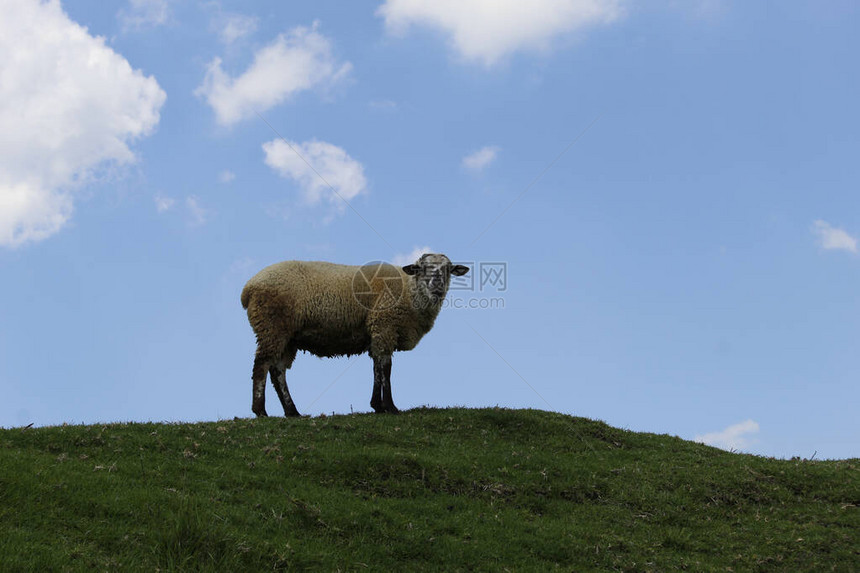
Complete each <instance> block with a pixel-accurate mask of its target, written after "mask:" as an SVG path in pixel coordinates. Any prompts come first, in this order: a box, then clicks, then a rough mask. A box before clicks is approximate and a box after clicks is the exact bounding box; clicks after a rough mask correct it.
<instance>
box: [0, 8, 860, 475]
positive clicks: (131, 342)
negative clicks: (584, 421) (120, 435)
mask: <svg viewBox="0 0 860 573" xmlns="http://www.w3.org/2000/svg"><path fill="white" fill-rule="evenodd" d="M488 4H489V3H484V2H479V1H478V0H459V1H458V2H441V1H440V2H435V3H421V2H411V1H408V0H385V1H383V0H377V1H376V2H349V3H344V2H334V1H322V0H321V1H315V2H301V1H300V2H289V3H286V2H241V3H240V2H227V1H220V2H219V1H196V0H133V1H129V2H117V3H111V4H110V8H107V7H106V6H107V4H105V3H104V2H100V1H95V0H66V1H64V2H62V4H60V3H58V2H38V1H36V0H15V1H13V2H4V3H3V7H2V8H0V28H2V29H0V125H3V126H4V130H3V133H2V135H0V151H2V153H0V276H2V282H0V396H2V399H0V426H6V427H11V426H17V425H25V424H29V423H35V424H36V425H50V424H60V423H64V422H69V423H95V422H108V421H145V420H155V421H160V420H169V421H170V420H189V421H194V420H212V419H219V418H232V417H233V416H249V415H251V413H250V402H251V382H250V369H251V362H252V357H253V352H254V339H253V334H252V332H251V330H250V327H249V326H248V324H247V320H246V317H245V316H244V313H243V311H242V308H241V306H240V304H239V293H240V291H241V288H242V286H243V285H244V283H245V282H246V281H247V280H248V278H250V277H251V276H252V275H253V274H254V273H256V272H257V271H258V270H259V269H261V268H262V267H264V266H266V265H268V264H271V263H273V262H277V261H280V260H287V259H307V260H330V261H334V262H341V263H347V264H361V263H363V262H366V261H371V260H378V259H384V260H393V261H398V262H399V261H406V260H408V259H409V258H410V256H411V255H414V254H415V253H416V252H420V250H421V249H423V248H429V249H432V250H433V251H436V252H444V253H446V254H448V255H449V256H450V257H451V258H452V259H454V260H457V261H462V262H470V263H473V264H474V269H473V274H474V288H473V290H467V289H460V290H457V291H452V293H451V301H452V302H451V304H450V307H449V308H446V309H445V310H443V313H442V314H441V315H440V317H439V319H438V320H437V323H436V326H435V327H434V329H433V330H432V331H431V332H430V333H429V334H428V335H427V337H425V339H424V340H423V341H422V342H421V344H420V345H419V346H418V348H416V349H415V350H414V351H412V352H408V353H400V354H398V355H396V356H395V358H394V364H395V365H394V369H393V374H392V381H393V392H394V398H395V400H396V402H397V404H398V406H400V407H401V408H409V407H415V406H420V405H425V404H426V405H433V406H460V405H465V406H495V405H498V406H504V407H512V408H541V409H551V410H555V411H560V412H565V413H570V414H575V415H580V416H586V417H589V418H597V419H601V420H605V421H607V422H608V423H610V424H613V425H615V426H619V427H622V428H629V429H632V430H637V431H649V432H656V433H669V434H673V435H678V436H681V437H683V438H686V439H699V440H703V441H706V442H708V443H712V444H715V445H718V446H720V447H725V448H733V449H737V450H742V451H748V452H752V453H757V454H763V455H769V456H778V457H790V456H802V457H810V456H812V455H813V454H815V455H816V457H817V458H825V457H828V458H846V457H857V456H858V455H860V453H858V450H857V443H858V437H860V418H858V417H857V416H856V412H855V410H856V404H858V403H860V386H858V384H857V377H858V372H860V341H858V340H860V339H858V336H857V327H858V324H860V296H858V294H857V293H858V288H857V287H858V284H860V260H858V246H857V237H858V236H860V193H858V191H860V161H857V158H858V156H860V138H858V133H860V112H858V107H857V102H858V101H860V76H858V74H857V73H856V54H858V53H860V35H858V34H857V33H856V32H857V24H858V12H860V8H858V7H857V6H856V4H855V3H852V2H842V1H835V0H834V1H831V2H820V3H807V2H784V3H779V4H773V3H764V2H731V1H727V0H726V1H720V0H710V1H698V2H697V1H690V2H676V1H671V0H665V1H660V0H651V1H648V2H632V1H623V0H611V1H610V0H557V1H550V0H540V1H535V2H530V3H519V2H513V1H510V2H508V1H505V2H502V1H500V2H497V3H495V4H494V5H493V7H492V8H490V9H488V8H487V7H486V6H487V5H488ZM286 142H289V145H287V144H286ZM299 155H301V157H299ZM305 160H306V161H307V163H305ZM308 163H310V164H311V165H312V166H313V167H314V169H315V170H316V171H317V172H319V174H320V175H322V176H323V177H322V178H323V179H325V181H326V182H328V184H330V185H331V187H333V188H334V189H335V190H336V191H337V194H338V195H339V196H340V198H339V197H338V196H337V195H335V194H334V193H333V192H332V190H331V188H330V187H329V185H327V184H324V183H323V182H322V181H321V179H320V177H318V176H317V174H316V173H314V172H313V171H311V170H310V169H309V168H308ZM341 198H343V199H346V200H347V201H348V202H349V205H350V206H346V205H345V204H344V202H343V201H342V200H341ZM481 263H484V267H485V269H486V270H490V269H493V268H495V269H496V270H498V267H497V266H496V267H494V266H493V264H494V263H504V264H505V272H506V274H505V278H506V281H505V282H504V283H501V282H499V281H493V280H489V278H488V277H489V275H487V276H483V279H484V280H482V276H481V274H480V269H481ZM470 304H472V305H475V306H478V307H480V306H485V307H492V308H462V306H468V305H470ZM455 306H460V308H455ZM288 382H289V383H290V389H291V392H292V395H293V398H294V399H295V401H296V404H297V406H298V408H299V410H300V411H301V412H302V413H305V414H314V415H316V414H320V413H331V412H338V413H346V412H350V411H351V410H354V411H368V410H370V408H369V404H368V402H369V399H370V390H371V364H370V360H369V358H367V357H366V356H362V357H353V358H352V359H351V360H347V359H338V360H320V359H317V358H315V357H311V356H306V355H300V356H299V359H297V360H296V363H295V364H294V366H293V369H292V371H291V372H289V373H288ZM269 392H270V394H269V400H268V401H269V411H270V413H275V412H278V409H277V408H276V406H277V400H275V399H274V395H273V393H272V392H271V389H270V390H269Z"/></svg>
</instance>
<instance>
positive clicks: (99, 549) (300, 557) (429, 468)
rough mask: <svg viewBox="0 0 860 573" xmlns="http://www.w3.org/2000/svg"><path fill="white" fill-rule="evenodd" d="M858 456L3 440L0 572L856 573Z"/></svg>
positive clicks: (380, 419)
mask: <svg viewBox="0 0 860 573" xmlns="http://www.w3.org/2000/svg"><path fill="white" fill-rule="evenodd" d="M858 505H860V460H856V459H855V460H847V461H804V460H773V459H765V458H761V457H755V456H749V455H740V454H732V453H727V452H723V451H720V450H717V449H714V448H710V447H707V446H703V445H700V444H695V443H691V442H686V441H683V440H681V439H678V438H673V437H669V436H660V435H653V434H641V433H634V432H628V431H623V430H618V429H615V428H612V427H610V426H607V425H606V424H603V423H600V422H595V421H592V420H587V419H583V418H575V417H570V416H565V415H561V414H553V413H547V412H541V411H533V410H504V409H483V410H468V409H416V410H411V411H408V412H404V413H403V414H401V415H400V416H379V415H372V414H359V415H350V416H332V417H325V418H313V419H310V418H303V419H284V418H269V419H263V420H254V419H241V420H235V421H220V422H212V423H202V424H111V425H97V426H63V427H55V428H39V429H14V430H0V571H18V570H34V571H66V570H71V571H78V570H79V571H93V570H112V569H122V570H148V571H154V570H156V569H161V570H218V571H238V570H248V571H267V570H303V569H308V570H323V571H336V570H340V571H353V570H374V571H402V570H428V571H457V570H495V571H502V570H506V569H507V570H515V571H551V570H563V571H572V570H575V571H587V570H621V571H667V570H674V569H686V570H690V571H771V570H772V571H830V570H835V571H857V570H858V568H860V507H858Z"/></svg>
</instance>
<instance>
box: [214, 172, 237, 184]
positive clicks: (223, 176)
mask: <svg viewBox="0 0 860 573" xmlns="http://www.w3.org/2000/svg"><path fill="white" fill-rule="evenodd" d="M234 179H236V174H235V173H233V172H232V171H230V170H229V169H225V170H224V171H222V172H221V173H219V174H218V181H219V182H221V183H224V184H225V185H226V184H227V183H231V182H232V181H233V180H234Z"/></svg>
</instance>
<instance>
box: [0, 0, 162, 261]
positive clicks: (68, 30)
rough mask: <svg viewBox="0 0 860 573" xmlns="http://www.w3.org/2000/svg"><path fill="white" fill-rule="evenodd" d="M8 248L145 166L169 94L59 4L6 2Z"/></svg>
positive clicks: (0, 164) (41, 235)
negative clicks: (107, 176)
mask: <svg viewBox="0 0 860 573" xmlns="http://www.w3.org/2000/svg"><path fill="white" fill-rule="evenodd" d="M0 78H2V80H0V126H2V136H0V246H7V247H14V246H18V245H22V244H24V243H27V242H33V241H39V240H42V239H45V238H47V237H49V236H51V235H53V234H54V233H56V232H58V231H59V230H60V229H61V228H62V227H63V225H64V224H65V223H66V222H67V221H68V220H69V218H70V217H71V214H72V211H73V206H74V193H75V190H76V189H79V188H80V187H81V186H82V185H83V184H84V183H86V182H87V181H90V180H92V179H93V177H95V175H96V170H97V169H99V168H103V167H105V166H106V165H109V164H124V163H130V162H132V161H134V160H135V155H134V153H133V152H132V151H131V149H129V143H130V142H132V141H134V140H135V139H137V138H140V137H142V136H145V135H148V134H150V133H151V132H152V131H153V129H154V128H155V126H156V125H157V124H158V121H159V110H160V109H161V106H162V104H163V103H164V100H165V98H166V95H165V93H164V91H162V89H161V88H160V87H159V85H158V82H156V81H155V79H154V78H153V77H146V76H144V75H143V74H142V73H141V72H140V71H139V70H134V69H132V67H131V65H129V63H128V61H126V59H125V58H123V57H122V56H121V55H119V54H117V53H116V52H114V51H113V50H112V49H111V48H109V47H108V46H106V45H105V40H104V38H100V37H94V36H91V35H90V34H89V33H88V31H87V29H86V28H84V27H82V26H80V25H78V24H77V23H75V22H73V21H72V20H70V19H69V17H68V16H67V15H66V14H65V13H64V12H63V10H62V8H61V7H60V3H59V2H58V1H57V0H54V1H49V2H8V1H4V2H0Z"/></svg>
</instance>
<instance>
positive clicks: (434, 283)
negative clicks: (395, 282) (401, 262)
mask: <svg viewBox="0 0 860 573" xmlns="http://www.w3.org/2000/svg"><path fill="white" fill-rule="evenodd" d="M403 272H404V273H406V274H407V275H411V276H413V277H415V280H416V282H417V284H418V288H419V289H420V291H421V293H422V294H423V295H425V296H426V297H427V298H429V299H431V300H436V301H441V300H442V299H443V298H445V295H446V294H447V293H448V285H449V284H450V282H451V275H453V276H455V277H459V276H462V275H465V274H466V273H468V272H469V267H467V266H464V265H455V264H452V263H451V260H450V259H449V258H448V257H446V256H445V255H434V254H429V253H428V254H425V255H421V258H419V259H418V260H417V261H416V262H415V263H413V264H411V265H406V266H405V267H403Z"/></svg>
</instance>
